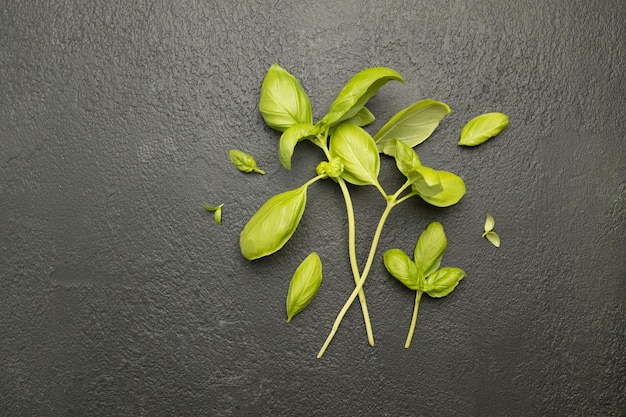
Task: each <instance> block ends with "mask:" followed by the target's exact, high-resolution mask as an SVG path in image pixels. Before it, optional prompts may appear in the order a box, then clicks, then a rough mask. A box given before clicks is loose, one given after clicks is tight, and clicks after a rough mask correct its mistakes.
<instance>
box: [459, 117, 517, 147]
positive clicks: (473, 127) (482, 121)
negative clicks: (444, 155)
mask: <svg viewBox="0 0 626 417" xmlns="http://www.w3.org/2000/svg"><path fill="white" fill-rule="evenodd" d="M508 125H509V117H508V116H507V115H506V114H504V113H485V114H481V115H480V116H476V117H475V118H473V119H472V120H470V121H469V122H467V124H466V125H465V126H464V127H463V129H462V130H461V139H460V140H459V145H463V146H476V145H480V144H481V143H483V142H485V141H486V140H488V139H490V138H492V137H494V136H496V135H497V134H498V133H500V132H502V131H503V130H504V129H505V128H506V127H507V126H508Z"/></svg>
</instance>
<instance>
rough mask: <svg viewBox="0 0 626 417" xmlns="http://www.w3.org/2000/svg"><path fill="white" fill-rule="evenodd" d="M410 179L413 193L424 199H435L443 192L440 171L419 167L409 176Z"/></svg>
mask: <svg viewBox="0 0 626 417" xmlns="http://www.w3.org/2000/svg"><path fill="white" fill-rule="evenodd" d="M408 179H409V180H410V181H411V188H412V189H413V191H415V192H416V193H417V194H418V195H419V196H420V197H422V198H424V197H433V196H436V195H438V194H439V193H441V192H442V191H443V185H442V184H441V180H440V179H439V171H437V170H435V169H432V168H429V167H425V166H423V165H422V166H419V167H417V168H415V169H414V170H413V171H412V172H411V173H410V174H409V177H408Z"/></svg>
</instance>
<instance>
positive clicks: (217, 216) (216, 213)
mask: <svg viewBox="0 0 626 417" xmlns="http://www.w3.org/2000/svg"><path fill="white" fill-rule="evenodd" d="M222 206H224V204H220V205H219V206H207V205H206V204H203V205H202V207H204V209H205V210H206V211H208V212H212V213H213V220H214V221H215V223H216V224H218V225H221V224H222Z"/></svg>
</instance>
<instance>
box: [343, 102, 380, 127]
mask: <svg viewBox="0 0 626 417" xmlns="http://www.w3.org/2000/svg"><path fill="white" fill-rule="evenodd" d="M374 120H376V117H374V115H373V114H372V112H371V111H369V110H368V109H367V107H363V108H361V110H359V112H358V113H357V114H356V115H355V116H353V117H351V118H349V119H348V120H346V121H345V123H350V124H351V125H357V126H359V127H363V126H367V125H368V124H370V123H372V122H373V121H374Z"/></svg>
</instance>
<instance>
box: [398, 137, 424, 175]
mask: <svg viewBox="0 0 626 417" xmlns="http://www.w3.org/2000/svg"><path fill="white" fill-rule="evenodd" d="M395 142H396V143H395V145H394V151H395V153H394V158H395V159H396V166H397V167H398V170H400V172H401V173H402V174H404V176H405V177H407V178H409V177H410V176H411V174H413V173H414V171H415V170H416V169H417V168H419V167H420V166H422V163H421V162H420V159H419V157H418V156H417V153H415V150H414V149H413V148H412V147H410V146H409V145H407V144H406V143H404V142H401V141H399V140H396V141H395Z"/></svg>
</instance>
